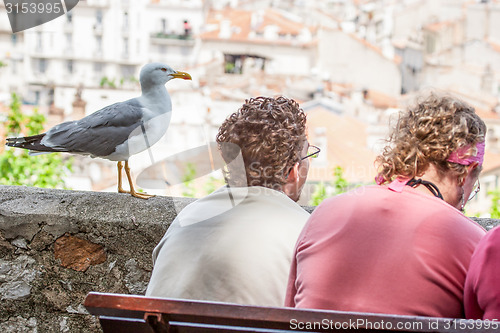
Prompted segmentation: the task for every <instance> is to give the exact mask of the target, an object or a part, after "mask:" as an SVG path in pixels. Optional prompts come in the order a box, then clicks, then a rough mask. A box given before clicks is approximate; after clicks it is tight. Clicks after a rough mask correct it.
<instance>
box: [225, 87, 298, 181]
mask: <svg viewBox="0 0 500 333" xmlns="http://www.w3.org/2000/svg"><path fill="white" fill-rule="evenodd" d="M306 139H307V138H306V115H305V113H304V111H303V110H302V109H301V108H300V106H299V104H298V103H297V102H295V101H294V100H292V99H288V98H286V97H283V96H280V97H276V98H271V97H262V96H260V97H256V98H251V99H248V100H245V103H244V104H243V105H242V106H241V108H240V109H239V110H238V111H237V112H235V113H233V114H232V115H230V116H229V117H228V118H227V119H226V120H225V121H224V123H223V124H222V126H221V127H220V128H219V132H218V134H217V138H216V140H217V143H218V145H219V149H220V150H221V153H222V156H223V158H224V160H225V161H226V162H228V163H229V161H231V160H232V159H234V158H235V155H237V154H238V153H239V150H241V153H242V156H243V161H244V164H245V170H246V177H243V178H246V179H240V180H239V181H238V180H237V179H236V178H235V175H234V174H232V173H231V170H229V177H231V180H232V183H233V184H237V186H264V187H268V188H273V189H278V190H279V189H281V186H282V185H284V184H285V183H286V177H287V175H288V171H289V170H290V169H291V168H292V167H293V165H294V164H295V163H297V162H299V161H300V157H301V156H300V153H301V150H302V148H303V146H304V142H305V141H306ZM226 142H230V143H232V144H233V145H229V146H237V147H238V148H239V149H238V152H235V151H229V150H231V149H227V147H228V145H224V144H223V143H226Z"/></svg>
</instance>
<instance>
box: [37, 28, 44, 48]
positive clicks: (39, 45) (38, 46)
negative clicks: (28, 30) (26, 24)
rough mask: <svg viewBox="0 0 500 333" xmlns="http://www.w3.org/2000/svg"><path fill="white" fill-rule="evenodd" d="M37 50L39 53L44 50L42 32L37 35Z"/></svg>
mask: <svg viewBox="0 0 500 333" xmlns="http://www.w3.org/2000/svg"><path fill="white" fill-rule="evenodd" d="M36 49H37V51H41V50H42V49H43V40H42V33H41V32H37V33H36Z"/></svg>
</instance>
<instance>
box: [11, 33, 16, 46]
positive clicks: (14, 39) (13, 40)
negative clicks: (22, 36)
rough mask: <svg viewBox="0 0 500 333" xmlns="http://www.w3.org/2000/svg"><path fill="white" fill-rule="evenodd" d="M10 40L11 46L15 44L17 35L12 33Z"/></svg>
mask: <svg viewBox="0 0 500 333" xmlns="http://www.w3.org/2000/svg"><path fill="white" fill-rule="evenodd" d="M10 41H11V42H12V46H16V45H17V35H16V34H12V35H11V37H10Z"/></svg>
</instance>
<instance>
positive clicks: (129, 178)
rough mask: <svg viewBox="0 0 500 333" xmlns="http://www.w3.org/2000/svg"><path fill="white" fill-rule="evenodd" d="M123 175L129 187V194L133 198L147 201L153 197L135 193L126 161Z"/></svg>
mask: <svg viewBox="0 0 500 333" xmlns="http://www.w3.org/2000/svg"><path fill="white" fill-rule="evenodd" d="M125 174H126V175H127V179H128V183H129V185H130V194H131V195H132V196H133V197H136V198H141V199H149V198H151V197H154V195H151V194H147V193H139V192H136V190H135V189H134V184H133V182H132V176H131V175H130V167H129V166H128V161H125Z"/></svg>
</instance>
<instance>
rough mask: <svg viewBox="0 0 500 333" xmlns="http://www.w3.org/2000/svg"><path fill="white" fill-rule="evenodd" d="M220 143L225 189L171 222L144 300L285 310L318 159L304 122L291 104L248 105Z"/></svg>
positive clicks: (264, 101)
mask: <svg viewBox="0 0 500 333" xmlns="http://www.w3.org/2000/svg"><path fill="white" fill-rule="evenodd" d="M217 143H218V145H219V148H220V151H221V153H222V157H223V158H224V160H225V161H226V162H227V169H228V170H227V175H226V179H227V182H228V184H229V185H230V186H224V187H222V188H220V189H218V190H216V191H215V192H213V193H212V194H210V195H208V196H206V197H204V198H202V199H199V200H197V201H195V202H194V203H192V204H190V205H188V206H187V207H186V208H185V209H184V210H183V211H182V212H180V213H179V215H178V216H177V217H176V219H175V220H174V221H173V222H172V225H171V226H170V227H169V229H168V230H167V232H166V234H165V236H164V237H163V239H162V240H161V242H160V243H159V244H158V246H157V247H156V248H155V250H154V252H153V261H154V268H153V273H152V276H151V280H150V282H149V285H148V288H147V292H146V295H149V296H159V297H174V298H187V299H200V300H210V301H221V302H232V303H239V304H251V305H266V306H282V305H283V302H284V297H285V290H286V283H287V279H288V272H289V269H290V264H291V261H292V253H293V248H294V246H295V242H296V240H297V237H298V235H299V233H300V231H301V230H302V227H303V226H304V224H305V222H306V220H307V219H308V217H309V214H308V213H307V212H306V211H305V210H304V209H302V208H301V207H300V206H299V205H298V204H297V203H296V201H297V200H298V199H299V196H300V192H301V190H302V187H303V186H304V183H305V180H306V177H307V172H308V169H309V159H308V157H310V156H311V155H317V154H318V152H319V151H318V150H314V151H312V152H310V153H308V151H310V150H309V148H310V147H309V143H308V142H307V138H306V116H305V114H304V112H303V110H302V109H300V107H299V105H298V104H297V103H296V102H295V101H293V100H291V99H288V98H285V97H277V98H269V97H257V98H252V99H250V100H246V101H245V103H244V104H243V106H242V107H241V108H240V109H239V110H238V111H237V112H235V113H233V114H232V115H230V116H229V117H228V118H227V119H226V120H225V121H224V123H223V124H222V126H221V127H220V129H219V132H218V134H217ZM238 161H240V162H242V163H238ZM241 164H242V165H241Z"/></svg>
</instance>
